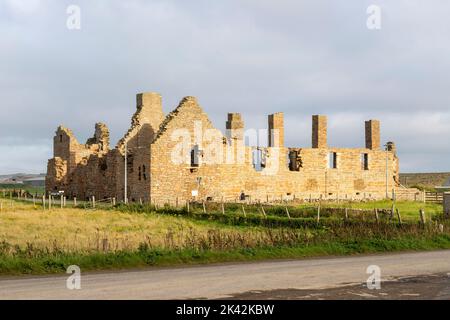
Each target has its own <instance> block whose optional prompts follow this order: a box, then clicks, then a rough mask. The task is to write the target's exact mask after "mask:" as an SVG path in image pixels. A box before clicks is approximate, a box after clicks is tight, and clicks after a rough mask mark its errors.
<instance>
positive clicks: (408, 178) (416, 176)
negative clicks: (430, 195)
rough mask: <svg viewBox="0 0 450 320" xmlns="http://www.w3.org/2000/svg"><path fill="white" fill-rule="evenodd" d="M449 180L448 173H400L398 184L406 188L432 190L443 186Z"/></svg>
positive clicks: (449, 175) (449, 173) (449, 174)
mask: <svg viewBox="0 0 450 320" xmlns="http://www.w3.org/2000/svg"><path fill="white" fill-rule="evenodd" d="M449 179H450V172H432V173H400V183H401V184H402V185H404V186H407V187H413V186H422V187H426V188H434V187H437V186H442V185H444V183H446V182H447V181H448V180H449Z"/></svg>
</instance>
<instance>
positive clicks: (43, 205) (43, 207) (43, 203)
mask: <svg viewBox="0 0 450 320" xmlns="http://www.w3.org/2000/svg"><path fill="white" fill-rule="evenodd" d="M42 209H44V210H45V195H43V196H42Z"/></svg>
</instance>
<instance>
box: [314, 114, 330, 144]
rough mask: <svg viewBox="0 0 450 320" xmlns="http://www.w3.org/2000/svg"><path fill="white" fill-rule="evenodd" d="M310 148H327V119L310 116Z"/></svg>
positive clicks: (319, 116)
mask: <svg viewBox="0 0 450 320" xmlns="http://www.w3.org/2000/svg"><path fill="white" fill-rule="evenodd" d="M312 147H313V148H326V147H327V117H326V116H321V115H314V116H312Z"/></svg>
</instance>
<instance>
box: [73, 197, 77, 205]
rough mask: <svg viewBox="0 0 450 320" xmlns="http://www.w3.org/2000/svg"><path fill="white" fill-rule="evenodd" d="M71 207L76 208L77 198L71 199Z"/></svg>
mask: <svg viewBox="0 0 450 320" xmlns="http://www.w3.org/2000/svg"><path fill="white" fill-rule="evenodd" d="M73 206H74V207H76V206H77V197H73Z"/></svg>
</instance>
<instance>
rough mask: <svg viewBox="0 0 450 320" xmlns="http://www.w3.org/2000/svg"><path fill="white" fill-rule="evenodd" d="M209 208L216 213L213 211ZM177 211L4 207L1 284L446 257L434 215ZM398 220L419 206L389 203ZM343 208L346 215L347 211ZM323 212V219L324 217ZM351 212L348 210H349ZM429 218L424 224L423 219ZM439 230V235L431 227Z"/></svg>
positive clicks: (445, 238)
mask: <svg viewBox="0 0 450 320" xmlns="http://www.w3.org/2000/svg"><path fill="white" fill-rule="evenodd" d="M214 205H215V206H216V207H215V208H214V207H213V206H214ZM348 205H353V208H355V207H356V206H358V208H357V209H369V211H368V212H372V211H371V210H372V209H373V208H380V209H381V208H383V207H382V206H383V205H384V206H385V207H386V209H388V208H390V205H391V204H390V203H389V202H386V203H383V202H377V203H374V202H372V203H358V204H356V203H351V204H348ZM218 206H219V205H217V204H209V206H208V208H207V209H208V212H207V213H206V214H205V213H203V209H202V206H200V207H195V206H194V207H191V210H190V212H189V213H188V212H187V211H186V209H177V210H175V209H170V208H165V209H159V210H157V212H155V210H154V208H152V207H150V206H145V205H144V206H140V205H130V206H119V207H117V208H114V209H110V210H101V209H97V210H92V209H90V210H85V209H77V208H71V209H69V208H65V209H59V208H54V209H52V210H45V211H44V210H42V208H41V207H40V206H39V205H36V206H33V205H32V204H29V203H25V202H19V201H15V202H14V203H10V202H5V203H4V206H3V209H2V211H1V212H0V274H40V273H55V272H65V270H66V268H67V266H69V265H72V264H75V265H78V266H80V267H81V269H82V270H83V271H87V270H99V269H118V268H136V267H145V266H168V265H177V264H193V263H212V262H225V261H247V260H261V259H272V258H303V257H314V256H324V255H349V254H361V253H375V252H391V251H404V250H432V249H448V248H449V249H450V223H449V222H448V221H446V220H441V214H442V207H440V208H439V206H437V205H432V206H428V207H426V209H425V210H426V211H427V213H428V215H429V219H428V223H427V224H426V225H422V224H420V223H419V222H418V218H417V216H413V215H412V214H411V219H408V218H406V219H405V221H404V223H403V224H402V225H400V224H399V223H398V221H396V220H395V219H394V220H393V219H391V218H389V216H387V215H386V216H380V219H379V221H378V222H377V221H375V219H374V216H373V215H371V216H366V217H365V218H364V217H363V216H361V214H358V215H356V214H355V215H354V216H350V217H349V218H348V219H347V220H344V219H343V218H342V216H341V214H342V212H341V211H336V210H333V209H334V208H336V204H326V205H322V208H321V210H322V214H323V216H322V217H321V219H320V221H319V222H317V220H316V211H317V208H314V207H311V206H302V205H299V206H296V207H289V210H290V212H291V215H292V217H291V219H289V218H288V217H287V216H286V212H285V209H286V208H285V207H282V206H273V207H267V208H266V209H265V213H266V217H264V216H263V215H262V212H261V211H260V210H261V209H260V208H259V207H258V206H253V207H252V206H246V216H244V215H243V212H242V207H241V205H235V204H234V205H233V204H230V205H228V206H227V210H226V212H225V214H222V213H221V208H220V207H218ZM397 206H398V207H399V208H401V210H402V211H403V212H404V216H408V214H407V212H411V213H414V212H416V210H417V211H418V210H419V209H420V208H421V206H423V204H420V203H419V204H416V203H406V202H405V203H398V204H397ZM346 207H347V206H346ZM326 208H329V211H327V210H326ZM355 209H356V208H355ZM431 218H432V219H431ZM440 224H442V227H443V229H442V227H440V226H439V225H440Z"/></svg>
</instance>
